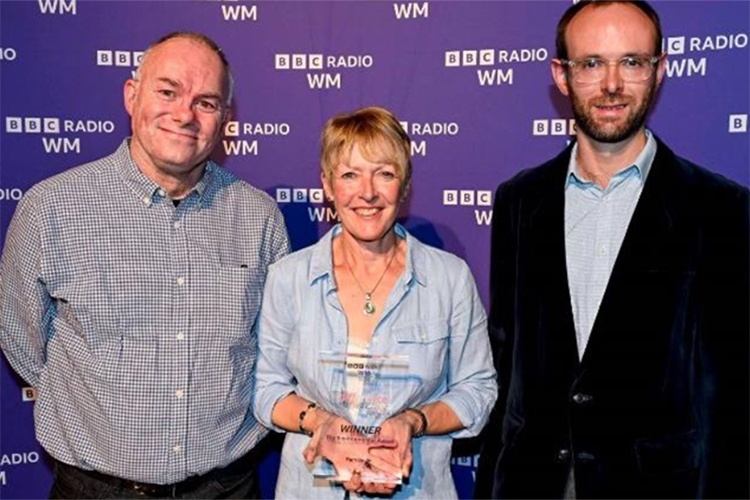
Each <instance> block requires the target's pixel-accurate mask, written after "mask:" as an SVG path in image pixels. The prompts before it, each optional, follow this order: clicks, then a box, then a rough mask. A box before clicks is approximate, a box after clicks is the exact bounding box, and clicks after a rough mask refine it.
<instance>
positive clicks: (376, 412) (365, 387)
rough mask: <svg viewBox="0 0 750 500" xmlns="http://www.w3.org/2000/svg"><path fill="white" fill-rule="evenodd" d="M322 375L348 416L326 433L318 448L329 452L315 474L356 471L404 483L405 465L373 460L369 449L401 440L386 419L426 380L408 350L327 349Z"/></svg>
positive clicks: (333, 404)
mask: <svg viewBox="0 0 750 500" xmlns="http://www.w3.org/2000/svg"><path fill="white" fill-rule="evenodd" d="M318 381H319V383H321V384H326V385H328V387H329V388H330V393H329V394H330V396H331V397H330V398H329V402H330V410H332V411H333V412H334V413H335V414H336V415H339V416H341V417H342V419H340V420H339V421H337V424H336V426H335V428H332V429H328V430H327V432H326V434H325V435H324V436H322V437H321V443H319V447H318V450H319V452H320V454H321V455H322V456H323V457H325V458H323V459H320V460H318V461H317V462H316V464H315V466H314V468H313V474H314V475H315V477H316V478H325V479H328V480H329V481H335V482H342V481H348V480H350V479H351V477H352V474H354V473H355V472H356V473H359V474H360V478H361V480H362V482H371V483H391V484H401V480H402V477H401V469H400V466H398V465H393V466H391V467H385V466H383V463H382V462H380V461H375V463H373V460H372V456H371V455H370V453H369V452H370V450H372V449H374V448H386V449H395V448H397V447H398V446H399V444H400V443H397V442H396V441H395V439H394V438H393V437H392V436H388V435H386V433H382V432H381V424H382V423H383V421H384V420H386V419H387V418H388V417H390V416H391V412H392V411H393V408H397V407H399V406H398V403H399V400H400V398H403V397H405V395H406V394H410V393H412V391H409V390H408V386H409V385H410V384H419V383H420V379H419V378H418V377H415V376H413V375H411V374H410V373H409V359H408V356H382V355H371V354H368V353H357V352H349V353H346V352H333V351H324V352H321V353H320V354H319V358H318Z"/></svg>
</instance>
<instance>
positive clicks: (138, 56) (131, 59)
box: [96, 50, 143, 78]
mask: <svg viewBox="0 0 750 500" xmlns="http://www.w3.org/2000/svg"><path fill="white" fill-rule="evenodd" d="M142 60H143V51H130V50H97V51H96V65H97V66H112V67H117V68H137V67H138V66H140V65H141V61H142ZM131 74H132V77H133V78H135V74H136V70H132V71H131Z"/></svg>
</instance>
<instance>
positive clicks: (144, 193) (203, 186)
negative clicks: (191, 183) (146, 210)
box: [114, 137, 217, 207]
mask: <svg viewBox="0 0 750 500" xmlns="http://www.w3.org/2000/svg"><path fill="white" fill-rule="evenodd" d="M114 157H115V162H116V164H117V167H118V170H119V173H120V177H121V178H122V180H123V181H124V182H125V184H126V185H127V186H128V187H129V188H130V189H131V190H132V191H133V192H134V193H135V194H136V196H138V198H139V199H140V200H141V201H142V202H143V204H145V205H147V206H149V207H150V206H151V205H152V204H153V203H154V201H155V200H157V199H159V198H166V196H167V195H166V192H165V191H164V189H163V188H162V187H161V186H159V185H158V184H157V183H155V182H154V181H152V180H151V179H149V178H148V177H146V176H145V175H143V172H141V170H140V169H139V168H138V165H136V163H135V160H133V156H132V155H131V154H130V137H128V138H127V139H125V140H123V141H122V144H120V147H119V148H117V151H115V154H114ZM216 167H217V165H216V164H215V163H214V162H212V161H210V160H209V161H208V164H207V165H206V169H205V170H204V172H203V176H202V177H201V179H200V180H199V181H198V183H197V184H196V185H195V187H193V189H192V190H191V191H190V193H188V195H186V197H187V196H190V194H191V193H193V192H195V193H196V194H197V195H198V201H199V203H198V205H199V206H200V201H201V200H202V199H203V195H204V194H205V193H206V192H207V190H208V189H209V188H210V187H211V185H212V184H213V182H214V176H215V174H214V172H215V170H216Z"/></svg>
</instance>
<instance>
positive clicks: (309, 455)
mask: <svg viewBox="0 0 750 500" xmlns="http://www.w3.org/2000/svg"><path fill="white" fill-rule="evenodd" d="M321 434H322V432H316V433H315V434H313V437H312V439H310V442H309V443H307V447H306V448H305V450H304V451H303V452H302V456H303V457H304V458H305V461H306V462H307V463H308V464H311V463H313V462H314V461H315V457H316V455H317V454H318V453H317V451H318V443H319V442H320V435H321Z"/></svg>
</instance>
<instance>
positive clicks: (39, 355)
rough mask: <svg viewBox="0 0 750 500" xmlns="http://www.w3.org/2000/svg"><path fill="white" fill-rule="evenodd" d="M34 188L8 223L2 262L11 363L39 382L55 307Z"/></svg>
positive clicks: (1, 338) (1, 328)
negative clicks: (46, 273) (44, 271)
mask: <svg viewBox="0 0 750 500" xmlns="http://www.w3.org/2000/svg"><path fill="white" fill-rule="evenodd" d="M36 199H37V197H36V196H35V194H34V192H33V191H30V192H28V193H27V194H26V196H24V197H23V198H22V199H21V202H20V203H19V205H18V207H17V209H16V212H15V214H14V216H13V219H12V221H11V223H10V226H9V228H8V233H7V238H6V241H5V248H4V249H3V257H2V263H0V346H2V349H3V352H4V353H5V356H6V357H7V359H8V361H9V362H10V365H11V366H12V367H13V369H14V370H16V372H18V374H19V375H20V376H21V377H22V378H23V379H24V380H25V381H26V382H28V383H29V384H31V385H32V386H36V385H37V384H38V383H39V378H40V377H41V374H42V371H43V369H44V358H45V356H44V352H45V347H46V344H47V333H48V328H47V325H48V324H49V320H50V317H51V313H52V312H53V311H52V307H53V304H52V299H51V298H50V296H49V294H48V293H47V289H46V287H45V286H44V281H43V278H42V245H41V238H40V231H39V226H38V222H37V215H36V211H35V200H36Z"/></svg>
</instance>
